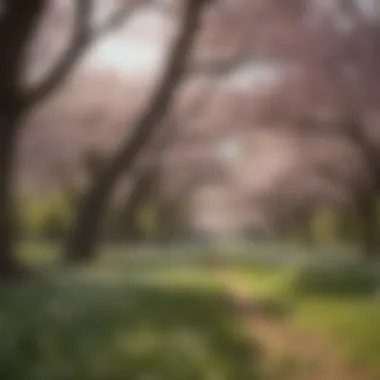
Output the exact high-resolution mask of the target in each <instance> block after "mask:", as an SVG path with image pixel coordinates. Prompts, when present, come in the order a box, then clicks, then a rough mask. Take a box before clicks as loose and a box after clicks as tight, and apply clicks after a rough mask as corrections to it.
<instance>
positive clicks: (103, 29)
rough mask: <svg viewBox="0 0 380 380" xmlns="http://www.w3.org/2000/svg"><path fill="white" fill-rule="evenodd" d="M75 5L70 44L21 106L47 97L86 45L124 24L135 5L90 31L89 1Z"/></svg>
mask: <svg viewBox="0 0 380 380" xmlns="http://www.w3.org/2000/svg"><path fill="white" fill-rule="evenodd" d="M76 4H77V8H76V21H75V28H74V33H73V37H72V42H71V44H70V46H69V47H68V49H67V51H66V52H65V53H63V55H62V57H61V59H60V60H59V61H58V63H57V64H56V65H55V66H54V67H53V68H52V69H51V71H50V73H48V74H47V75H46V77H45V78H44V79H43V80H42V81H41V83H39V84H38V85H37V87H36V88H33V89H31V90H29V91H27V93H26V94H25V95H24V104H25V107H32V106H33V105H35V104H37V103H39V102H40V101H42V100H43V99H44V98H46V97H47V96H49V94H51V93H52V92H53V91H54V90H55V89H56V88H57V87H58V86H59V85H60V84H61V83H62V82H63V81H64V80H65V79H66V78H67V76H68V75H69V74H70V72H71V70H72V68H73V67H74V65H75V64H76V63H77V62H78V60H79V59H80V58H81V56H82V55H83V52H84V51H85V50H86V49H87V48H88V46H89V45H90V44H91V43H93V42H95V41H96V40H97V39H98V38H100V37H102V36H103V35H104V34H106V33H108V32H110V31H112V30H114V29H115V28H117V27H118V26H120V25H121V24H122V23H124V22H126V20H127V19H128V16H132V14H133V12H132V11H133V9H134V7H135V5H132V6H125V7H123V9H121V10H120V9H119V10H117V11H115V12H114V13H113V14H112V15H111V16H110V17H108V18H107V20H106V21H105V22H104V23H103V24H102V25H101V26H99V27H98V28H96V30H92V28H91V23H92V13H93V12H92V8H93V4H92V0H80V1H77V3H76Z"/></svg>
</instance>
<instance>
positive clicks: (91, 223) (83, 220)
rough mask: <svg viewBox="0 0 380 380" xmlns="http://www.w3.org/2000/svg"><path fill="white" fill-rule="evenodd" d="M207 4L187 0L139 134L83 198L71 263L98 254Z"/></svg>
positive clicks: (71, 245)
mask: <svg viewBox="0 0 380 380" xmlns="http://www.w3.org/2000/svg"><path fill="white" fill-rule="evenodd" d="M206 3H207V1H206V0H188V1H187V4H186V7H185V10H184V18H183V25H182V30H181V31H180V34H179V36H178V39H177V41H176V42H175V45H174V47H173V51H172V54H171V57H170V60H169V62H168V65H167V67H166V70H165V72H164V74H163V76H162V79H161V83H160V84H159V85H158V87H157V90H156V92H155V93H154V94H153V97H152V99H151V103H150V104H149V105H148V108H147V111H146V112H145V113H144V114H143V115H142V117H141V118H140V119H139V120H138V121H137V123H136V125H135V126H134V131H135V133H134V135H133V136H132V138H131V139H128V141H126V142H125V143H124V144H123V145H122V146H121V148H120V150H119V151H118V152H117V153H116V155H115V157H113V158H112V159H111V162H109V164H108V165H106V167H105V168H104V170H103V171H102V173H101V175H99V177H98V178H97V180H96V181H95V183H94V184H93V187H92V188H91V189H90V191H89V193H88V195H87V196H86V197H84V199H83V202H82V206H81V207H80V209H79V213H78V216H77V219H76V221H75V222H74V225H73V230H72V233H71V234H70V236H69V239H68V244H67V246H66V247H65V248H66V252H65V258H66V260H67V261H68V262H74V263H80V262H83V261H88V260H91V259H92V258H93V257H94V256H95V254H96V245H97V238H98V237H99V235H100V233H101V230H102V218H103V216H104V213H105V210H106V207H107V204H108V201H109V198H110V196H111V194H112V191H113V189H114V187H115V186H116V184H117V182H118V179H119V177H120V176H121V174H123V173H124V172H127V171H128V170H130V168H131V167H132V165H133V164H134V162H135V159H136V157H137V156H138V155H139V154H140V151H141V150H142V149H144V148H145V145H146V144H147V143H148V141H149V140H150V139H151V137H152V135H153V133H154V132H155V128H156V126H157V125H159V123H160V122H161V121H162V119H163V117H164V116H165V113H166V111H167V110H168V108H169V107H170V106H171V103H172V101H173V98H174V92H175V89H176V87H177V85H178V84H179V82H180V80H181V77H182V75H183V73H184V71H185V68H186V61H187V55H188V52H189V50H190V49H191V46H192V43H193V41H194V39H195V36H196V32H197V30H198V27H199V26H200V21H201V14H202V9H203V6H204V5H205V4H206Z"/></svg>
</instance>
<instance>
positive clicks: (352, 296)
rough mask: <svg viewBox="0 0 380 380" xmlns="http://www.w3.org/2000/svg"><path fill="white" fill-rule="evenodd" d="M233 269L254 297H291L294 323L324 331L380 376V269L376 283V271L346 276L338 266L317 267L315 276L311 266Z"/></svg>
mask: <svg viewBox="0 0 380 380" xmlns="http://www.w3.org/2000/svg"><path fill="white" fill-rule="evenodd" d="M233 271H234V273H235V274H236V276H237V278H240V279H242V280H244V282H245V284H246V285H247V287H248V288H249V289H250V292H251V294H252V296H253V297H269V298H276V299H281V300H284V299H285V300H287V302H289V304H290V305H291V309H292V312H291V315H290V316H289V317H290V318H291V321H292V323H294V324H295V325H296V326H298V327H300V328H304V329H308V330H312V331H315V332H317V333H318V334H319V333H320V334H325V336H327V337H328V338H329V339H330V340H332V341H333V342H335V343H336V344H337V345H338V347H340V348H341V349H342V351H343V353H345V354H346V355H347V358H348V359H349V360H350V361H351V362H352V363H353V364H355V363H357V364H359V365H363V364H364V365H367V366H369V367H370V368H372V369H373V370H374V371H376V373H378V374H379V376H380V360H379V358H380V325H379V321H380V298H379V296H376V292H375V289H376V287H377V283H379V280H380V272H377V274H378V276H377V282H376V283H375V282H374V281H376V276H374V277H373V272H372V277H371V276H370V275H369V274H368V273H364V274H363V273H362V274H360V272H361V271H363V268H357V272H356V274H354V273H349V274H348V275H347V276H346V277H345V278H342V276H341V271H340V270H336V272H335V269H331V270H330V271H327V272H328V273H326V271H323V270H320V269H315V270H314V271H312V273H313V275H312V276H310V273H309V272H310V269H307V270H301V269H291V268H287V269H281V268H278V267H277V268H268V267H267V268H260V267H259V268H258V267H255V266H254V265H253V266H251V267H249V266H248V267H247V266H246V267H244V268H241V267H239V266H236V267H235V268H234V269H233ZM334 273H336V274H334ZM375 274H376V273H375ZM306 276H308V279H309V280H308V281H305V277H306ZM311 277H313V280H312V281H311V280H310V278H311ZM318 278H319V280H318V281H317V279H318ZM332 280H334V281H332Z"/></svg>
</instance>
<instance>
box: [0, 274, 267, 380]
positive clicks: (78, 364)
mask: <svg viewBox="0 0 380 380" xmlns="http://www.w3.org/2000/svg"><path fill="white" fill-rule="evenodd" d="M0 305H1V313H0V378H1V379H15V380H32V379H36V380H37V379H38V380H43V379H46V380H50V379H51V380H59V379H62V380H71V379H72V380H95V379H99V380H100V379H107V380H113V379H115V380H116V379H120V380H122V379H123V380H124V379H131V380H140V379H141V380H156V379H157V380H159V379H162V380H171V379H173V380H197V379H199V380H215V379H223V380H236V379H239V380H245V379H247V380H248V379H250V380H254V379H261V378H262V377H261V375H260V370H259V356H260V355H259V350H258V347H255V346H253V345H252V342H248V341H246V340H244V338H243V336H242V335H241V332H240V331H239V328H238V327H239V326H238V323H237V321H236V320H235V319H234V316H233V315H232V314H231V311H230V308H229V307H228V303H227V302H226V300H225V299H224V297H223V296H222V295H221V294H219V293H217V292H197V291H196V290H193V289H186V288H180V289H175V288H173V287H171V288H170V287H167V286H154V285H148V284H145V285H144V284H142V283H140V284H137V283H135V284H133V283H131V282H130V283H128V282H127V281H121V280H120V281H113V282H109V281H108V282H107V281H104V280H102V281H99V280H95V279H94V278H92V279H90V280H89V279H87V280H86V279H85V277H83V276H75V275H73V276H71V277H67V278H66V277H65V276H61V277H60V279H59V280H56V281H54V282H52V281H48V282H47V283H45V284H42V283H39V284H33V285H28V286H27V287H26V286H21V285H20V286H18V287H14V288H6V287H2V288H0Z"/></svg>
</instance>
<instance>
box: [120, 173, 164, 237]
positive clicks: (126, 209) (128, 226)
mask: <svg viewBox="0 0 380 380" xmlns="http://www.w3.org/2000/svg"><path fill="white" fill-rule="evenodd" d="M143 171H145V170H144V169H143ZM157 180H158V172H157V170H154V169H148V170H146V171H145V172H143V173H141V174H140V176H139V177H138V178H137V180H136V181H135V183H134V184H133V189H132V191H131V193H130V194H129V196H128V197H127V199H126V202H125V204H124V205H123V206H122V210H121V215H120V218H118V220H117V226H116V228H117V230H118V231H117V233H118V235H119V237H120V238H121V239H123V240H126V241H129V242H136V241H140V240H141V239H142V238H143V237H144V236H143V235H144V233H143V231H142V228H141V225H140V219H139V216H140V215H141V210H142V209H143V207H144V206H145V205H147V203H148V201H149V199H150V197H151V195H152V193H153V191H154V190H155V185H156V183H157Z"/></svg>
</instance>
